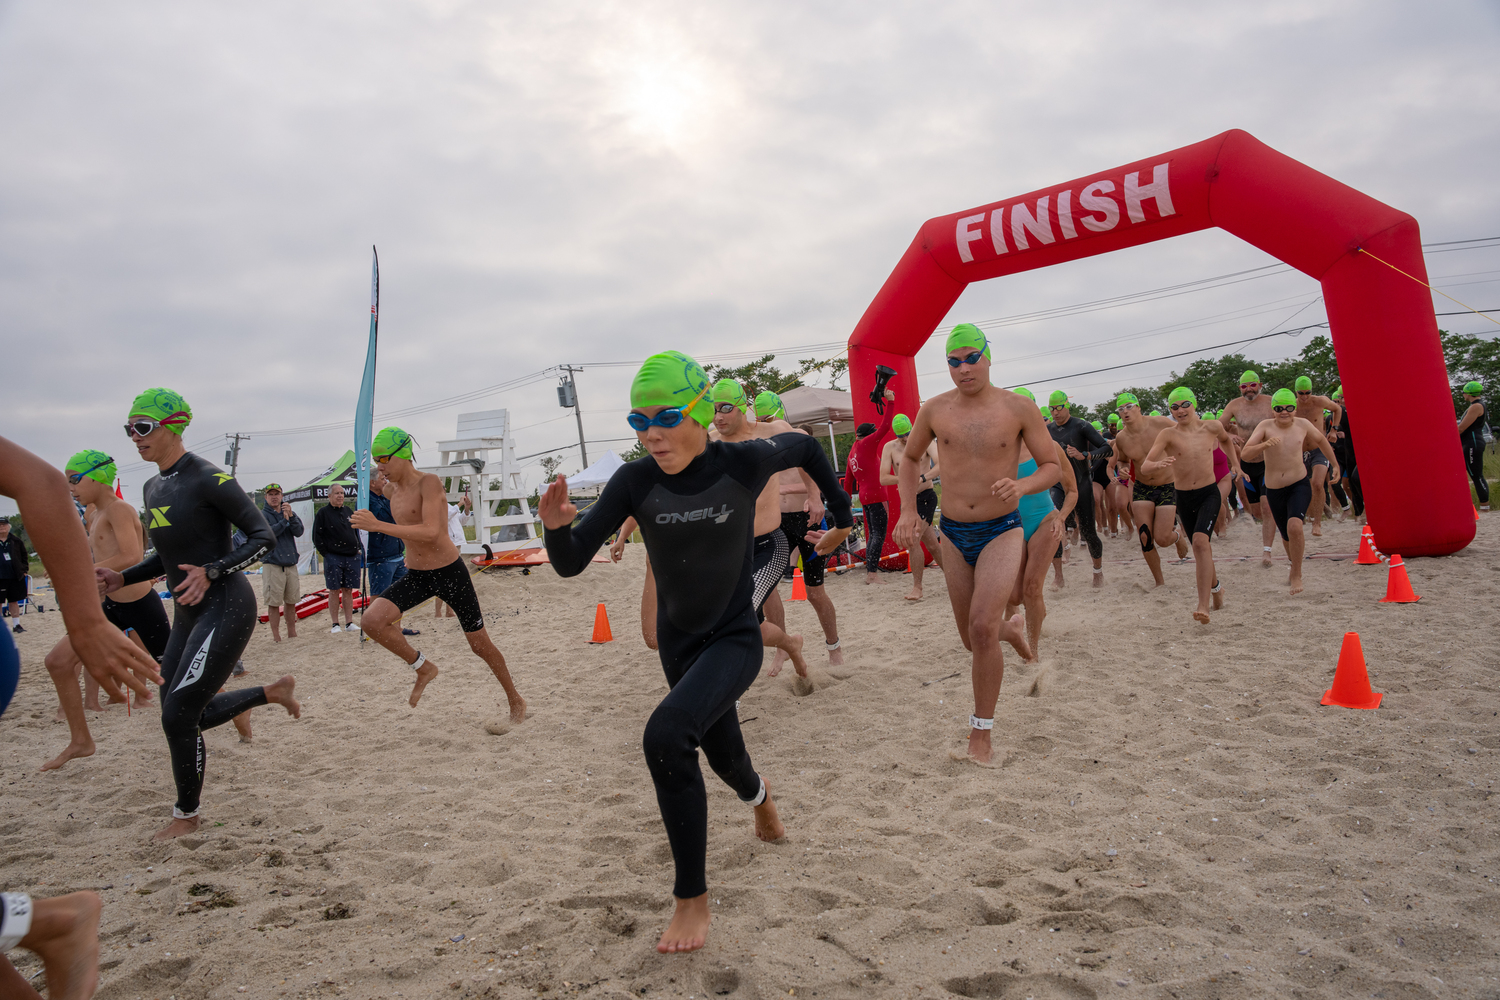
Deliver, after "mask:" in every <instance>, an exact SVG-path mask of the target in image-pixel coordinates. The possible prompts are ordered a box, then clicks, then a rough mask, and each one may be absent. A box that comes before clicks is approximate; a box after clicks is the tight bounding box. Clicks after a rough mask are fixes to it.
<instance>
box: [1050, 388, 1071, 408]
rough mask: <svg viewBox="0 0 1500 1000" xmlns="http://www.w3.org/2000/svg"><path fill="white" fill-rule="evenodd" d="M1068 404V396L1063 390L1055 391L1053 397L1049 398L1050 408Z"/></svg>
mask: <svg viewBox="0 0 1500 1000" xmlns="http://www.w3.org/2000/svg"><path fill="white" fill-rule="evenodd" d="M1067 402H1068V394H1067V393H1065V392H1063V391H1062V390H1061V389H1053V390H1052V395H1050V396H1048V397H1047V405H1048V406H1066V405H1067Z"/></svg>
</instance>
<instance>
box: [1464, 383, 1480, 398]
mask: <svg viewBox="0 0 1500 1000" xmlns="http://www.w3.org/2000/svg"><path fill="white" fill-rule="evenodd" d="M1483 392H1484V386H1482V385H1480V384H1479V383H1478V382H1469V383H1468V384H1466V385H1465V386H1464V393H1465V394H1467V395H1470V396H1478V395H1480V394H1481V393H1483Z"/></svg>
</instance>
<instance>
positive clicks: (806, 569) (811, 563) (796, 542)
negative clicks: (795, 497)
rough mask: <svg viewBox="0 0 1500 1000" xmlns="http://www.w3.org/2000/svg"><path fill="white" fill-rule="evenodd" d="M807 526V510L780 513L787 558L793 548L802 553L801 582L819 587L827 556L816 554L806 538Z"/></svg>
mask: <svg viewBox="0 0 1500 1000" xmlns="http://www.w3.org/2000/svg"><path fill="white" fill-rule="evenodd" d="M807 528H808V515H807V511H805V510H795V511H787V512H786V513H785V514H782V515H781V533H782V534H783V535H785V536H786V544H787V550H786V551H787V558H788V559H790V558H791V556H792V550H793V549H796V550H797V551H798V552H800V553H802V582H803V583H805V584H807V586H809V587H821V586H823V568H824V567H825V566H827V565H828V557H827V556H820V555H818V553H817V550H816V548H815V547H814V546H813V543H812V542H809V541H808V540H807Z"/></svg>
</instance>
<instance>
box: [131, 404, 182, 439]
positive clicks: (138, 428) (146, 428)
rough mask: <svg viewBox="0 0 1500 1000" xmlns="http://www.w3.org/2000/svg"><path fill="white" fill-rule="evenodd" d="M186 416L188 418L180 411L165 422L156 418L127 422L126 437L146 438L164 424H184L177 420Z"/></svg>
mask: <svg viewBox="0 0 1500 1000" xmlns="http://www.w3.org/2000/svg"><path fill="white" fill-rule="evenodd" d="M185 416H187V414H186V413H184V412H182V411H181V410H179V411H177V412H176V413H173V414H171V415H169V416H168V417H167V418H166V419H165V420H157V419H156V418H155V417H136V418H135V419H134V420H130V421H127V422H126V424H125V436H126V437H129V436H130V435H132V434H134V435H135V436H136V437H146V436H147V435H149V434H151V433H152V432H153V431H155V430H156V429H157V428H158V427H160V426H162V425H163V424H168V425H170V424H180V423H183V421H181V420H178V419H177V418H178V417H185Z"/></svg>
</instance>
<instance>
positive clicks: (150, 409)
mask: <svg viewBox="0 0 1500 1000" xmlns="http://www.w3.org/2000/svg"><path fill="white" fill-rule="evenodd" d="M130 416H132V417H134V416H142V417H151V418H152V419H153V420H156V421H157V422H158V423H160V424H161V425H162V426H163V427H165V428H167V429H168V430H170V431H171V432H172V433H173V434H176V435H177V436H178V437H181V436H182V432H183V431H185V430H187V425H188V424H189V423H191V422H192V420H193V409H192V407H190V406H188V405H187V400H185V399H183V398H182V397H181V396H179V395H178V394H177V393H175V392H173V391H172V390H171V389H147V390H146V391H145V392H143V393H141V394H140V395H139V396H137V397H135V402H133V403H131V404H130Z"/></svg>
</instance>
